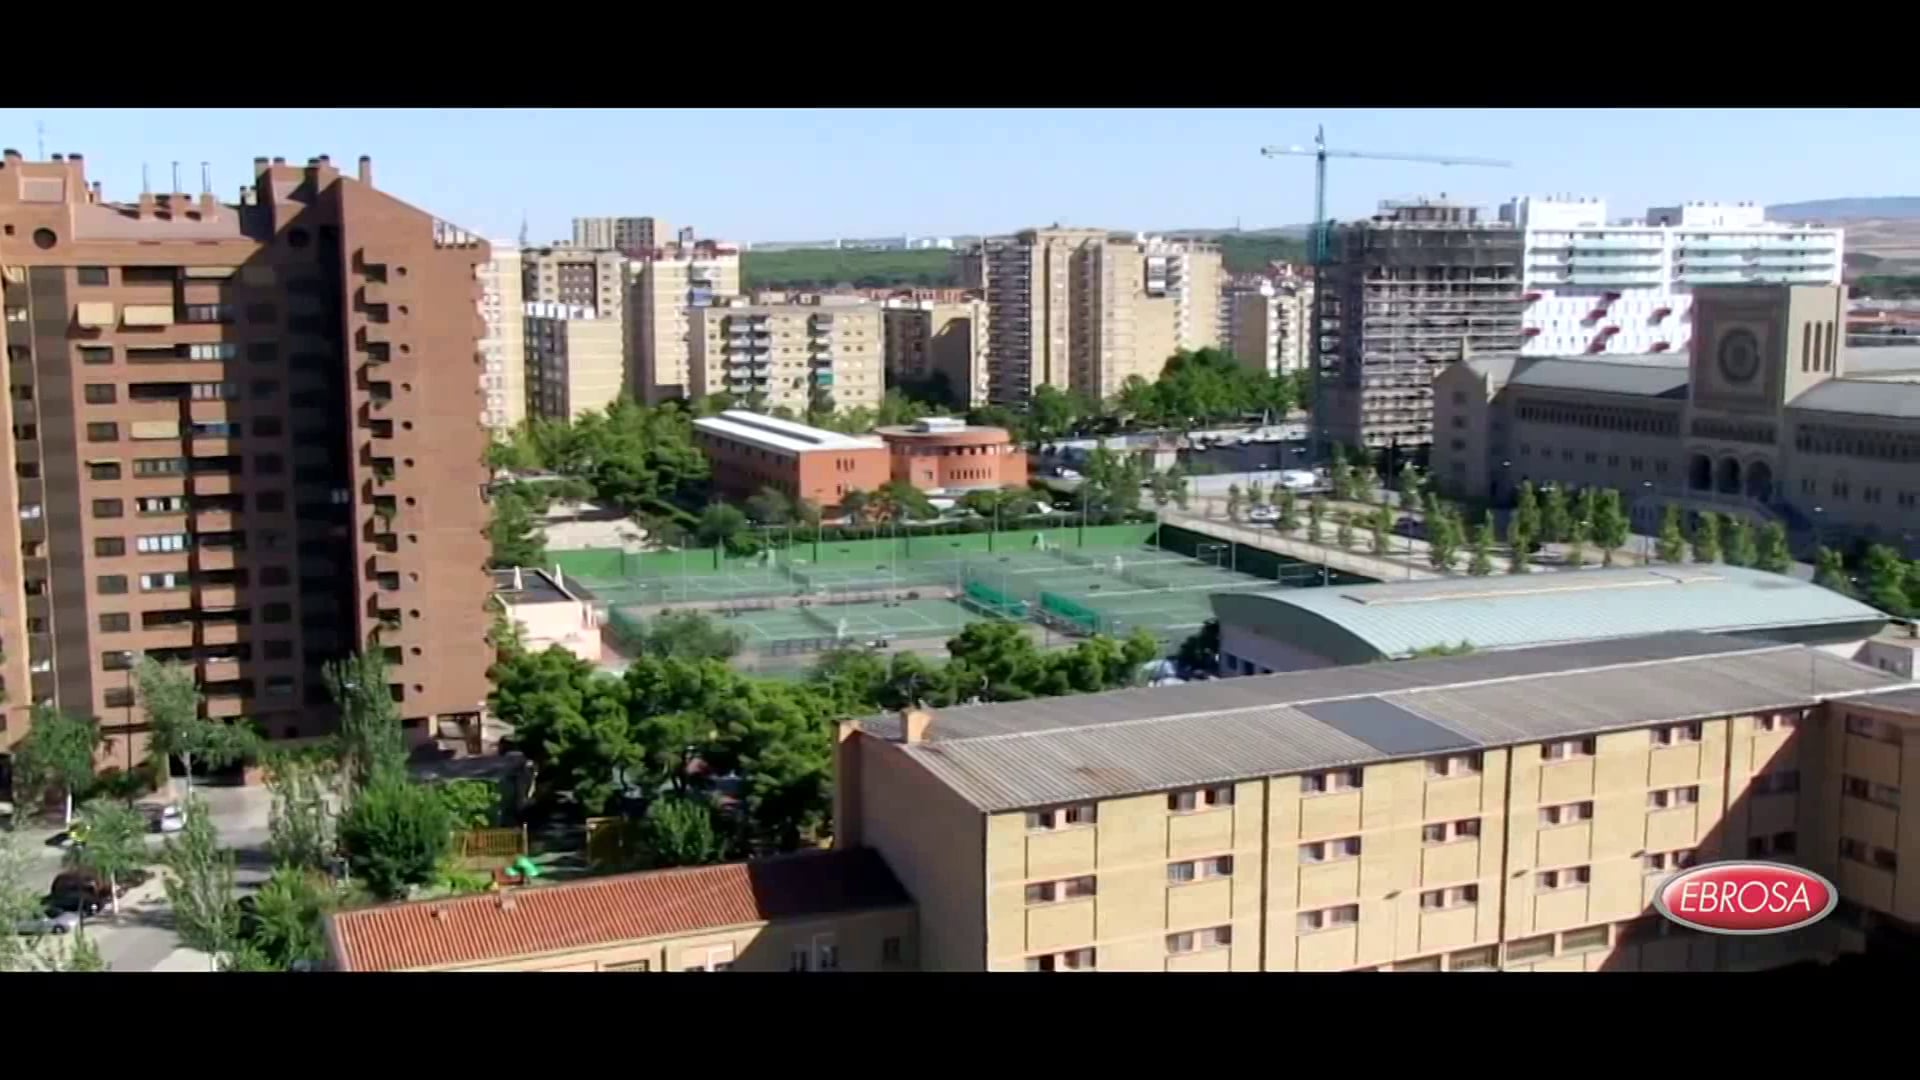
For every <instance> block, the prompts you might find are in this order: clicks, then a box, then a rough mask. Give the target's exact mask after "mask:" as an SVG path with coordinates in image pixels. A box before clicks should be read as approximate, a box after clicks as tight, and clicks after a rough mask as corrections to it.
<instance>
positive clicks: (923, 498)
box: [880, 480, 1140, 521]
mask: <svg viewBox="0 0 1920 1080" xmlns="http://www.w3.org/2000/svg"><path fill="white" fill-rule="evenodd" d="M1139 490H1140V489H1139V485H1138V484H1137V483H1136V484H1135V485H1134V486H1133V487H1132V488H1131V489H1130V491H1131V492H1132V494H1133V497H1134V501H1135V503H1136V504H1137V503H1138V502H1139V499H1140V493H1139ZM880 494H882V495H884V496H885V497H886V499H887V501H888V502H889V503H890V504H891V505H892V506H893V507H894V508H895V510H894V513H893V514H892V515H890V516H892V517H895V518H896V519H903V520H907V521H931V520H933V519H934V518H937V517H939V516H940V511H938V510H935V509H934V508H933V500H932V499H930V498H928V497H927V493H926V492H924V491H921V490H920V489H919V488H917V487H914V486H913V485H912V484H910V483H908V482H907V481H905V480H889V481H887V482H886V483H885V484H882V485H881V486H880Z"/></svg>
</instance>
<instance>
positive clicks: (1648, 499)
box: [1640, 480, 1658, 565]
mask: <svg viewBox="0 0 1920 1080" xmlns="http://www.w3.org/2000/svg"><path fill="white" fill-rule="evenodd" d="M1640 492H1641V495H1640V505H1642V506H1647V507H1651V506H1652V505H1653V481H1651V480H1642V481H1640ZM1647 528H1649V529H1652V528H1658V525H1657V524H1656V523H1654V522H1648V523H1647ZM1652 561H1653V534H1652V533H1648V532H1643V533H1641V534H1640V562H1641V563H1642V564H1643V565H1644V564H1646V563H1650V562H1652Z"/></svg>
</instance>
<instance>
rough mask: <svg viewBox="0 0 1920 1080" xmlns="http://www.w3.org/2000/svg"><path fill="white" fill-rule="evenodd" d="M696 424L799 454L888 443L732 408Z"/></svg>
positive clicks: (752, 443)
mask: <svg viewBox="0 0 1920 1080" xmlns="http://www.w3.org/2000/svg"><path fill="white" fill-rule="evenodd" d="M693 426H694V427H695V428H698V429H699V430H701V431H706V432H709V433H711V434H714V435H721V436H725V437H727V438H730V439H734V440H737V441H739V442H744V443H747V444H749V445H752V446H758V447H762V448H764V449H768V450H785V451H788V452H790V453H796V454H798V453H806V452H808V451H813V450H873V449H885V447H886V445H887V444H886V443H885V442H884V441H882V440H881V439H879V438H878V437H876V436H872V435H842V434H840V433H839V432H837V431H827V430H826V429H824V428H816V427H808V426H807V425H805V424H801V423H796V422H794V421H792V420H782V419H780V418H779V417H777V416H764V415H762V414H760V413H755V412H748V411H746V410H745V409H728V410H727V411H725V412H723V413H721V414H720V415H718V416H708V417H702V418H701V419H698V420H695V421H694V422H693Z"/></svg>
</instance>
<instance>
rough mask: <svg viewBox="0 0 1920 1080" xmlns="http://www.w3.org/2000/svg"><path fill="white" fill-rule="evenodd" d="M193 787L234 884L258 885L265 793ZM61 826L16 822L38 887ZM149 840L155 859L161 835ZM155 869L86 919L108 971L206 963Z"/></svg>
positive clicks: (52, 868) (48, 882) (202, 967)
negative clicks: (187, 943)
mask: <svg viewBox="0 0 1920 1080" xmlns="http://www.w3.org/2000/svg"><path fill="white" fill-rule="evenodd" d="M195 793H196V794H198V795H199V796H200V797H201V798H203V799H205V800H206V802H207V807H208V809H209V811H210V812H211V813H212V815H213V822H214V826H215V827H216V828H217V829H219V831H220V839H221V841H222V842H223V843H224V844H226V845H227V846H228V847H231V848H233V849H234V852H235V856H236V862H237V866H236V867H235V871H234V879H235V882H236V884H238V885H239V886H240V890H241V891H242V892H249V891H252V890H253V889H255V888H258V887H259V885H260V883H261V882H263V881H265V880H266V878H267V876H268V873H269V871H270V869H271V864H270V861H269V858H268V856H267V852H266V844H267V818H268V812H269V810H270V808H271V806H272V801H273V800H272V796H271V794H270V793H268V792H267V790H266V789H265V788H257V787H255V788H244V787H202V788H197V789H196V791H195ZM176 794H177V795H184V794H185V788H184V786H182V787H179V788H178V789H177V792H176ZM167 798H168V796H166V795H164V794H156V795H154V796H151V797H149V798H148V799H146V800H143V802H146V803H153V804H161V803H164V802H165V801H167ZM59 831H60V829H59V826H58V825H57V824H54V825H42V824H33V825H25V824H23V825H21V826H19V828H18V832H19V834H20V838H21V841H22V846H24V847H26V848H27V849H28V850H30V851H31V852H33V854H34V857H35V858H34V869H33V871H32V873H31V874H30V875H29V877H28V884H30V885H31V886H33V888H34V889H35V890H37V891H39V892H42V893H44V892H45V891H46V890H47V889H48V888H50V887H51V886H52V884H53V879H54V877H55V875H57V874H58V873H59V872H60V868H61V864H62V860H63V858H64V857H65V853H64V852H63V851H62V850H61V849H59V848H55V847H49V846H48V845H47V843H46V841H47V840H48V838H50V837H51V836H53V835H54V834H55V833H57V832H59ZM147 842H148V845H149V846H150V847H151V848H152V849H153V851H154V854H155V860H156V862H157V860H158V856H159V849H160V847H161V845H162V844H163V843H164V840H163V838H162V837H160V836H158V835H154V836H149V837H148V840H147ZM153 873H154V876H153V878H152V879H151V880H149V881H147V882H145V883H144V884H142V885H141V886H140V887H139V888H137V889H132V890H130V891H129V892H128V894H127V895H126V896H124V897H122V898H121V900H120V914H119V915H118V916H115V915H113V914H111V913H107V914H104V915H102V916H101V917H100V918H98V919H95V920H91V921H89V923H88V924H87V934H88V935H89V936H90V937H91V938H92V940H93V942H94V944H96V945H97V946H99V949H100V955H101V958H102V959H104V960H105V961H106V962H107V964H108V966H109V967H110V969H111V970H113V971H206V970H209V968H210V964H209V961H208V958H207V956H206V955H205V954H204V953H199V952H195V951H194V950H192V949H187V948H184V947H183V946H181V944H180V937H179V935H178V934H177V933H176V932H175V930H174V926H173V912H172V910H171V909H170V908H169V907H168V906H167V899H166V888H165V886H164V884H163V882H162V873H161V871H160V870H159V869H158V867H157V866H156V867H154V868H153Z"/></svg>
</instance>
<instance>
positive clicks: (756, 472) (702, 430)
mask: <svg viewBox="0 0 1920 1080" xmlns="http://www.w3.org/2000/svg"><path fill="white" fill-rule="evenodd" d="M693 440H694V444H695V445H696V446H698V447H699V448H700V449H701V451H702V452H704V453H705V454H706V455H707V460H709V461H710V462H712V463H713V486H714V490H716V491H718V492H719V493H720V494H722V495H725V496H727V497H729V498H732V499H745V498H747V497H749V496H751V495H753V494H755V493H756V492H758V491H759V490H760V489H761V488H768V487H770V488H773V489H774V490H776V491H781V492H785V493H786V495H787V496H788V497H789V498H792V499H807V500H810V501H812V502H813V503H814V504H815V505H817V506H819V507H821V508H822V509H830V508H832V507H836V506H839V505H840V502H841V500H842V499H844V498H845V497H846V494H847V492H849V491H873V490H876V489H877V488H879V487H880V486H881V485H882V484H885V483H886V482H887V481H888V479H890V478H891V473H890V467H889V465H888V460H887V444H886V443H885V442H883V441H882V440H880V439H878V438H875V437H874V436H871V435H842V434H840V433H839V432H837V431H826V430H823V429H821V428H816V427H808V426H807V425H805V424H801V423H796V422H794V421H792V420H782V419H780V418H779V417H775V416H762V415H761V414H759V413H755V412H747V411H746V410H744V409H728V410H727V411H726V412H723V413H721V414H720V415H718V416H709V417H705V418H702V419H699V420H695V421H694V422H693Z"/></svg>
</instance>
